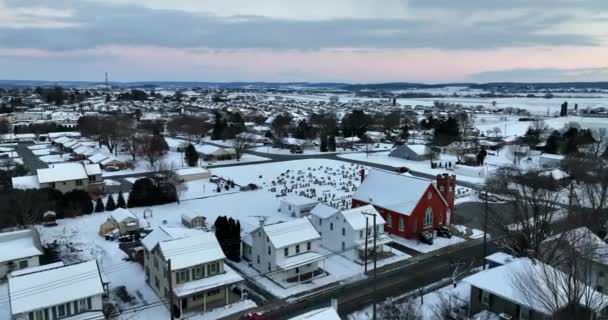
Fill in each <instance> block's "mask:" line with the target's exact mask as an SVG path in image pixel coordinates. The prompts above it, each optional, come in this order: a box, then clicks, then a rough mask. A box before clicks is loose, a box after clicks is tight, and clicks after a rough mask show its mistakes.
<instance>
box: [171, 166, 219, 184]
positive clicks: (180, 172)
mask: <svg viewBox="0 0 608 320" xmlns="http://www.w3.org/2000/svg"><path fill="white" fill-rule="evenodd" d="M175 174H176V175H177V177H178V178H179V180H180V181H184V182H185V181H194V180H204V179H209V178H211V171H209V170H207V169H205V168H200V167H193V168H183V169H176V170H175Z"/></svg>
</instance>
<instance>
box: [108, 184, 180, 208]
mask: <svg viewBox="0 0 608 320" xmlns="http://www.w3.org/2000/svg"><path fill="white" fill-rule="evenodd" d="M177 200H178V194H177V189H176V186H175V185H173V184H171V183H163V182H158V181H155V180H152V179H150V178H141V179H138V180H136V181H135V183H134V184H133V187H132V188H131V192H130V193H129V199H128V200H127V207H129V208H134V207H147V206H155V205H160V204H167V203H172V202H176V201H177ZM106 210H107V205H106Z"/></svg>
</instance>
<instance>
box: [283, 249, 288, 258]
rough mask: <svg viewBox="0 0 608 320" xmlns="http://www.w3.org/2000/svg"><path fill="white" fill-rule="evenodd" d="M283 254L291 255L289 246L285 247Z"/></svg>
mask: <svg viewBox="0 0 608 320" xmlns="http://www.w3.org/2000/svg"><path fill="white" fill-rule="evenodd" d="M283 254H284V255H285V256H286V257H287V256H289V247H287V248H285V249H283Z"/></svg>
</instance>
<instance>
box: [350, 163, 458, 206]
mask: <svg viewBox="0 0 608 320" xmlns="http://www.w3.org/2000/svg"><path fill="white" fill-rule="evenodd" d="M429 186H431V187H432V188H435V186H434V184H433V183H431V181H430V180H426V179H422V178H417V177H413V176H406V175H399V174H395V173H392V172H388V171H383V170H377V169H374V170H371V171H370V172H369V174H368V175H367V176H366V177H365V180H363V183H361V185H359V188H357V191H356V192H355V194H354V195H353V199H356V200H360V201H363V202H366V203H370V204H373V205H376V206H379V207H382V208H384V209H388V210H391V211H394V212H398V213H401V214H404V215H408V216H409V215H410V214H411V213H412V211H413V210H414V208H415V207H416V205H417V204H418V202H419V201H420V199H421V198H422V196H424V193H425V192H426V190H427V189H428V188H429ZM435 190H436V191H437V194H439V197H440V199H442V201H443V202H444V203H445V204H446V205H447V202H446V201H445V199H443V197H442V196H441V194H440V192H439V191H438V190H437V189H436V188H435Z"/></svg>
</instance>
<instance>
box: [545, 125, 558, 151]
mask: <svg viewBox="0 0 608 320" xmlns="http://www.w3.org/2000/svg"><path fill="white" fill-rule="evenodd" d="M561 139H562V137H561V135H560V134H559V131H557V130H555V131H553V132H551V134H550V135H549V137H548V138H547V143H546V144H545V150H544V151H545V152H546V153H554V154H557V153H559V146H560V143H561Z"/></svg>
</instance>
